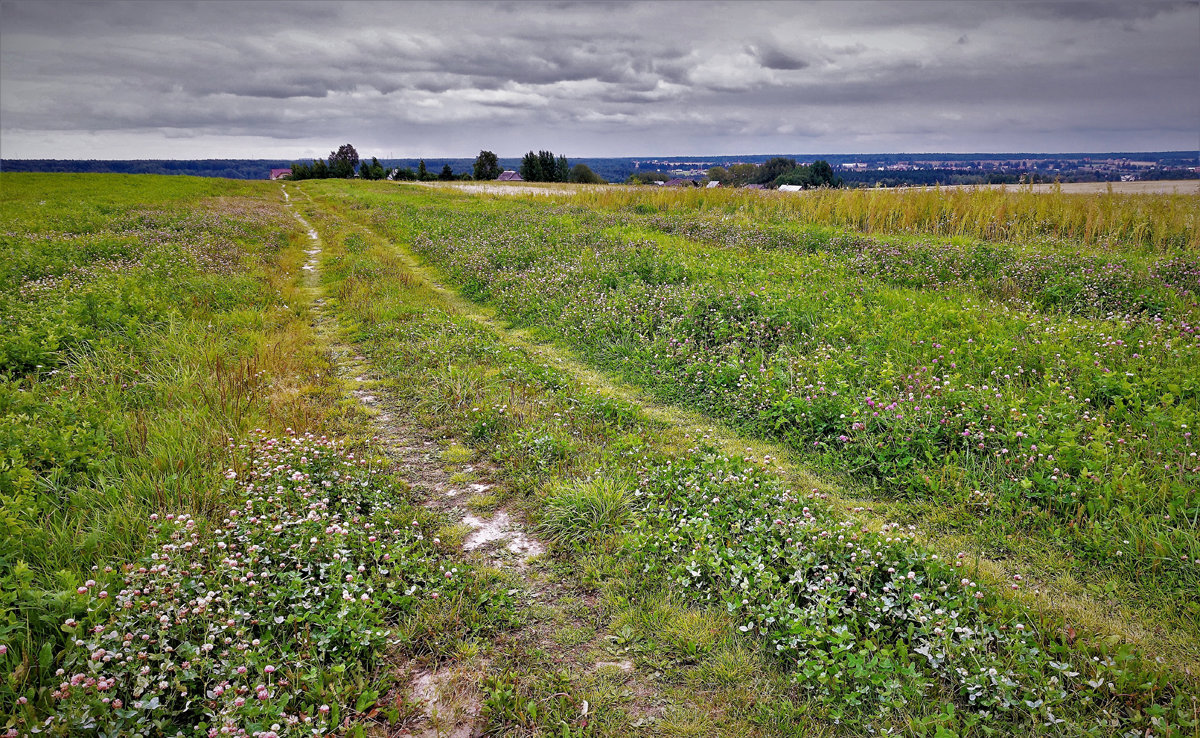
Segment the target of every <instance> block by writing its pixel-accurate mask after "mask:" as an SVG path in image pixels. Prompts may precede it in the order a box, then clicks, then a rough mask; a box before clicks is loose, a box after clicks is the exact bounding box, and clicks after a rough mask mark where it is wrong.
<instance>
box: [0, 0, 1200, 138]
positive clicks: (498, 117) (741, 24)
mask: <svg viewBox="0 0 1200 738" xmlns="http://www.w3.org/2000/svg"><path fill="white" fill-rule="evenodd" d="M0 14H2V15H0V21H2V23H0V75H2V80H0V81H2V84H0V144H2V148H3V155H4V156H55V155H58V156H97V157H104V156H125V155H128V153H127V151H128V150H130V149H133V150H136V151H138V152H142V153H143V155H157V156H164V155H165V156H259V155H262V156H299V155H304V154H307V155H312V154H317V155H320V154H323V153H325V152H326V151H327V150H328V149H329V146H330V144H329V142H328V139H330V138H332V139H337V140H343V139H344V140H354V141H355V142H356V144H359V145H360V148H369V149H371V150H379V151H381V152H389V151H390V152H392V153H395V154H397V155H400V154H428V155H436V154H452V155H467V154H470V153H473V152H474V151H476V150H478V149H479V148H481V147H486V148H492V149H495V150H497V151H498V152H501V153H502V154H519V153H521V152H523V151H525V150H526V149H529V148H543V147H547V146H552V147H554V148H555V149H556V150H560V149H561V150H566V151H569V152H570V153H575V154H597V155H600V154H613V155H616V154H646V153H673V152H702V151H712V152H714V153H717V152H746V151H790V152H800V151H827V152H834V151H856V150H883V149H888V150H949V149H958V150H964V149H971V150H989V149H990V150H997V149H1004V148H1008V149H1011V148H1020V149H1022V150H1039V149H1040V150H1067V149H1070V150H1080V149H1105V148H1108V149H1112V148H1123V149H1160V148H1193V147H1195V146H1196V145H1197V140H1196V139H1197V136H1198V135H1200V134H1198V133H1197V131H1196V121H1197V120H1198V119H1200V103H1198V102H1197V100H1200V90H1198V89H1197V82H1198V80H1197V74H1196V72H1195V70H1196V69H1197V68H1198V67H1200V40H1198V39H1197V34H1196V32H1195V31H1196V28H1197V25H1198V24H1200V4H1198V3H1197V2H1090V1H1077V2H1061V3H1047V2H1020V1H1014V2H971V1H965V2H949V1H945V2H941V1H939V2H921V1H919V0H916V1H913V2H828V3H827V2H805V3H784V2H765V3H716V2H704V3H686V4H685V3H674V2H671V3H634V2H629V3H606V4H597V3H554V4H548V3H521V2H506V3H499V4H484V3H436V4H435V3H425V4H418V3H401V4H392V3H293V2H287V3H285V2H259V3H254V2H214V1H209V2H188V3H183V2H178V3H172V2H159V3H153V4H150V3H144V2H133V3H97V2H81V3H70V2H13V1H11V0H4V2H3V3H2V4H0ZM1014 144H1017V145H1015V146H1014Z"/></svg>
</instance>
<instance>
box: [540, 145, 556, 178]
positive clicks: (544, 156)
mask: <svg viewBox="0 0 1200 738" xmlns="http://www.w3.org/2000/svg"><path fill="white" fill-rule="evenodd" d="M538 171H539V172H540V173H541V178H540V179H538V181H539V182H553V181H555V180H556V179H558V162H556V161H555V160H554V152H553V151H539V152H538Z"/></svg>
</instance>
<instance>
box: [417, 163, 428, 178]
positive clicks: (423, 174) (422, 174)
mask: <svg viewBox="0 0 1200 738" xmlns="http://www.w3.org/2000/svg"><path fill="white" fill-rule="evenodd" d="M417 179H419V180H421V181H422V182H424V181H425V180H427V179H429V170H428V169H426V168H425V160H424V159H422V160H421V161H420V162H419V163H418V164H417Z"/></svg>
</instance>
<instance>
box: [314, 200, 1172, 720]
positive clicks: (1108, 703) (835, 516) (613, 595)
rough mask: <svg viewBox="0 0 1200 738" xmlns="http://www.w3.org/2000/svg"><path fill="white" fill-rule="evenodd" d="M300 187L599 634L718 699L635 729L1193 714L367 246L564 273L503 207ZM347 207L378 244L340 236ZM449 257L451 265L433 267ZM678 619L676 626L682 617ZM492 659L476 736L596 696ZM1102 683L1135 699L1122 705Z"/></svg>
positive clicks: (372, 340)
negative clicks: (483, 720)
mask: <svg viewBox="0 0 1200 738" xmlns="http://www.w3.org/2000/svg"><path fill="white" fill-rule="evenodd" d="M309 189H310V191H312V192H314V193H315V194H317V195H318V200H319V202H321V204H322V206H323V207H325V208H327V209H328V211H329V212H330V216H329V217H328V219H327V221H326V225H325V226H323V228H324V229H328V230H325V231H324V232H326V233H327V234H330V233H333V232H336V233H338V234H339V235H338V236H336V238H335V239H333V240H338V241H341V242H342V243H344V244H345V245H344V249H345V254H344V256H342V257H341V258H342V259H344V264H343V266H342V267H341V268H342V269H343V271H344V272H345V273H347V274H352V275H354V277H353V279H352V280H351V279H347V280H346V281H345V282H343V283H342V284H341V285H340V287H339V298H340V300H341V307H342V309H345V310H346V311H347V314H348V315H350V316H352V317H354V318H355V319H356V326H355V331H356V334H355V335H356V338H357V340H358V341H359V342H360V345H361V346H363V347H364V349H365V350H366V351H367V352H369V353H370V354H371V355H372V357H373V358H374V361H375V363H376V365H377V366H379V367H381V368H383V369H384V370H385V371H386V372H387V373H388V375H389V376H390V377H391V378H392V379H393V380H394V389H395V391H397V392H399V393H402V394H403V395H404V396H405V397H406V398H407V399H408V400H409V401H410V402H412V403H414V404H415V405H416V406H417V407H418V408H420V409H422V410H423V411H424V412H425V413H426V415H427V416H428V417H429V418H430V421H431V422H436V423H438V424H440V425H441V426H442V427H444V428H446V430H447V431H448V432H450V433H452V434H454V435H457V436H459V437H465V438H468V439H471V441H472V443H473V444H474V445H475V446H476V447H477V448H479V449H480V450H481V451H483V452H484V453H487V454H489V455H490V456H491V458H492V459H493V460H494V461H495V462H496V463H497V464H499V465H500V466H501V469H502V470H503V472H504V473H505V475H506V476H507V477H508V478H509V480H510V484H511V486H512V489H513V490H514V491H516V492H518V493H521V492H524V493H525V495H526V496H525V497H524V498H523V502H524V504H525V505H526V506H527V507H528V509H529V511H530V514H531V516H533V517H534V519H535V520H540V525H541V526H542V529H543V530H544V531H545V533H546V534H547V535H548V536H549V537H550V538H551V539H552V540H554V541H555V542H556V553H557V555H559V556H561V557H563V558H564V559H565V560H566V561H567V562H568V563H569V567H570V568H572V569H575V570H579V571H583V576H584V578H585V581H587V582H590V583H592V584H593V585H594V586H596V587H598V588H599V589H600V591H601V593H602V598H603V600H604V601H605V603H606V607H608V608H609V609H610V612H612V613H613V614H614V622H616V623H618V624H623V626H624V627H622V628H620V629H619V632H618V635H617V636H615V637H616V638H617V642H618V643H619V644H621V645H622V646H623V647H624V648H625V649H626V652H627V653H629V654H632V655H633V658H636V659H637V660H638V661H639V663H645V664H647V665H651V664H652V665H654V668H659V669H661V672H662V676H661V681H660V686H661V688H662V690H663V693H664V694H665V695H671V694H674V693H675V692H676V691H679V690H684V689H685V688H687V687H690V688H691V689H696V688H700V689H704V690H706V691H707V692H708V694H710V695H712V697H711V698H710V699H711V700H712V702H714V703H715V704H717V705H719V706H720V707H719V708H717V709H714V710H712V711H706V710H704V709H699V710H695V711H693V712H691V713H690V720H691V721H690V722H685V721H682V720H678V717H679V716H678V715H677V714H676V713H671V715H673V716H674V717H673V718H669V719H667V720H665V721H664V722H663V723H660V724H658V725H657V726H656V729H658V730H660V731H662V732H664V733H666V734H674V733H683V732H685V731H686V730H688V729H691V730H698V731H701V732H704V731H708V732H710V733H711V732H716V733H723V734H762V735H784V734H795V733H796V732H803V733H806V734H807V733H812V734H818V733H824V732H830V731H834V730H838V729H836V728H834V727H833V726H834V725H835V724H839V723H840V724H842V725H844V726H847V727H846V728H845V729H846V730H848V731H849V732H851V733H861V732H862V731H864V730H867V729H872V730H888V729H894V730H899V731H902V732H905V733H909V734H917V735H932V734H934V733H935V732H936V731H937V730H938V729H945V730H950V731H954V732H955V733H958V732H963V733H968V734H986V733H987V731H989V730H998V731H1000V732H1014V731H1016V732H1035V731H1037V730H1043V731H1046V732H1049V733H1053V734H1068V735H1075V734H1088V733H1089V732H1090V733H1093V734H1096V735H1110V734H1113V733H1114V732H1118V731H1120V730H1122V729H1123V730H1133V729H1135V728H1134V727H1133V726H1135V725H1139V724H1141V725H1150V724H1153V725H1155V726H1167V725H1174V726H1176V727H1177V728H1181V726H1186V725H1189V724H1190V721H1192V720H1193V719H1194V716H1193V715H1192V714H1191V711H1192V709H1193V704H1192V701H1191V698H1190V697H1189V695H1188V693H1187V692H1186V691H1185V690H1181V691H1180V692H1178V693H1173V694H1170V693H1171V692H1173V690H1171V689H1167V688H1166V681H1167V678H1165V677H1163V676H1162V675H1159V676H1152V671H1145V670H1143V669H1144V668H1145V664H1144V663H1143V662H1141V661H1140V660H1139V659H1138V657H1137V656H1136V655H1135V654H1134V653H1132V652H1131V651H1130V650H1129V649H1127V648H1118V649H1116V650H1113V651H1109V650H1107V649H1108V647H1107V646H1106V645H1105V644H1103V643H1098V644H1096V646H1095V647H1096V648H1097V649H1099V650H1098V651H1095V652H1089V651H1088V650H1087V649H1086V648H1085V647H1084V645H1083V642H1082V640H1080V641H1079V642H1076V643H1074V644H1073V645H1072V641H1073V640H1074V639H1073V638H1068V637H1066V636H1065V635H1064V629H1063V624H1062V623H1060V622H1056V621H1055V620H1054V619H1053V618H1052V617H1045V616H1038V615H1036V614H1032V613H1029V612H1026V611H1022V610H1020V609H1019V608H1016V607H1014V606H1013V605H1012V604H1011V602H1010V601H1009V600H1007V599H1006V598H1004V597H1003V596H1000V595H999V594H998V593H997V592H996V591H995V590H993V589H991V588H989V587H986V586H985V587H980V586H979V585H978V584H977V583H976V582H975V581H973V577H974V575H973V572H972V566H971V562H970V559H969V558H964V557H959V558H952V559H951V560H949V561H946V560H942V559H939V558H938V557H937V556H936V555H933V554H931V552H930V551H929V550H928V549H925V548H923V547H922V546H920V545H917V544H914V543H913V542H912V541H911V539H910V535H909V534H908V533H907V531H905V530H904V529H902V528H901V527H899V526H891V525H888V526H884V527H882V528H872V527H870V526H864V525H863V524H862V523H861V522H858V521H856V520H855V519H854V516H852V515H847V514H846V512H845V511H844V510H841V509H838V508H833V507H831V506H829V505H828V504H827V503H826V501H825V500H824V499H823V498H824V494H825V490H822V489H820V488H817V489H812V490H807V489H805V490H794V489H789V488H788V487H787V486H786V485H785V484H783V483H782V481H781V478H780V477H779V476H778V475H777V474H776V473H774V472H772V471H771V470H770V467H771V464H769V463H767V461H768V460H766V459H753V458H738V457H732V456H728V455H725V454H723V453H720V452H718V451H716V450H715V449H713V448H711V447H708V446H707V444H706V443H705V442H704V440H703V439H701V438H697V437H694V436H693V437H689V436H685V435H683V434H682V433H681V432H680V431H678V430H675V429H673V428H671V427H667V426H662V425H659V424H655V423H652V422H650V421H648V420H647V419H646V418H645V417H644V416H643V415H641V413H640V412H638V411H637V410H636V409H635V408H632V407H630V406H628V405H626V404H625V403H623V402H620V401H618V400H614V399H612V398H608V397H605V396H603V395H596V394H595V393H593V392H592V391H590V390H588V389H587V388H586V387H583V386H581V385H579V384H577V383H575V382H573V381H571V380H570V379H569V378H568V377H566V376H564V375H563V374H562V373H560V372H558V371H556V370H555V369H553V368H552V367H550V366H547V363H546V362H545V361H544V360H540V359H538V358H535V357H532V356H529V355H528V354H525V353H523V352H521V351H517V350H514V347H513V346H511V345H505V344H503V343H499V342H497V341H496V339H495V336H494V334H492V333H491V332H490V331H488V330H486V329H484V328H481V327H480V326H479V325H478V324H477V323H475V322H473V321H468V320H464V319H462V318H461V317H458V316H456V315H454V314H453V311H452V310H450V309H449V306H448V305H447V304H446V303H444V302H442V301H440V300H439V299H438V298H437V297H436V295H434V294H432V293H431V292H430V291H429V290H427V289H425V288H422V287H421V286H420V285H419V284H416V283H414V281H413V280H411V279H409V278H402V279H394V278H389V277H388V276H386V275H389V274H393V273H396V272H403V270H404V264H403V261H402V260H400V259H399V258H398V255H397V254H396V252H395V251H394V250H392V249H391V248H389V246H388V244H387V241H388V240H389V239H391V238H398V239H400V240H406V239H411V243H412V245H414V246H422V247H424V248H425V249H427V250H428V249H430V248H431V247H430V244H429V242H428V241H426V240H425V239H426V237H427V236H428V235H429V234H430V231H431V228H430V225H431V222H436V223H439V224H445V223H453V224H455V225H458V226H461V229H458V230H455V231H454V237H453V238H449V237H448V236H447V241H449V242H451V243H454V244H458V245H469V246H480V245H483V246H486V247H492V248H493V250H492V251H491V252H490V254H489V255H488V257H484V256H480V255H473V256H474V258H475V259H477V260H478V261H479V262H480V263H483V262H486V261H487V259H488V258H493V259H498V260H511V261H512V262H517V263H519V264H521V267H522V268H523V269H525V270H529V271H532V270H533V268H534V267H533V265H534V264H537V263H539V262H543V261H550V262H552V263H553V266H554V268H561V266H562V262H561V261H555V257H554V256H552V255H551V253H550V251H551V249H550V248H547V249H546V250H542V249H541V248H540V247H541V243H540V240H539V238H538V236H540V235H542V232H540V231H534V230H533V229H532V228H531V226H530V222H529V221H526V220H522V219H521V217H520V214H519V213H520V211H519V208H513V209H511V210H503V209H502V210H500V212H497V209H496V208H494V206H492V205H483V206H481V205H479V204H478V203H477V202H464V201H459V200H455V199H452V198H443V197H437V196H434V197H427V196H424V195H413V196H412V199H410V200H406V201H404V202H402V203H400V204H399V206H397V202H396V199H395V198H396V196H395V194H394V191H390V190H389V191H384V190H376V191H375V192H374V193H372V194H367V193H365V192H363V191H362V190H359V189H355V190H350V189H347V188H345V186H344V185H338V184H336V183H335V184H328V183H321V184H318V185H315V186H313V187H311V188H309ZM364 204H370V205H372V206H373V207H372V208H363V205H364ZM501 214H502V215H503V218H504V223H505V226H506V230H507V231H509V232H515V233H516V234H517V238H518V240H519V241H520V248H519V249H518V248H514V249H512V250H508V249H506V248H504V245H503V244H498V243H497V241H496V240H495V238H494V234H495V232H496V231H495V230H494V229H490V228H489V227H488V223H489V222H490V221H491V219H493V218H495V217H496V216H497V215H501ZM559 215H561V214H559ZM356 216H365V217H362V220H361V222H364V223H374V224H376V226H378V227H379V228H380V230H381V231H382V232H383V233H385V234H387V235H386V236H384V237H380V236H377V235H376V236H372V235H371V234H369V233H367V232H365V231H364V230H360V229H358V228H354V227H347V226H346V225H345V222H346V219H348V218H353V217H356ZM476 216H478V217H476ZM331 224H332V225H331ZM570 225H571V223H570V221H567V220H565V219H560V220H557V221H555V223H554V226H555V227H554V228H553V232H554V233H556V234H559V237H558V238H557V239H556V240H555V241H554V247H555V248H557V249H560V250H561V249H562V248H564V247H565V246H569V244H570V241H569V238H567V237H562V234H563V233H568V234H571V235H578V234H579V233H580V232H581V229H579V230H575V231H572V230H571V228H570ZM547 230H550V229H547ZM441 233H445V232H444V231H443V232H441ZM531 236H533V237H531ZM327 240H330V236H329V235H327ZM589 246H590V247H592V248H595V246H596V241H595V240H592V241H590V242H589ZM558 253H561V251H559V252H558ZM490 266H491V269H492V270H493V271H496V272H501V270H502V267H499V266H498V265H497V264H495V263H494V262H493V263H491V265H490ZM664 269H669V265H668V266H667V267H664ZM447 271H448V272H449V273H451V274H455V272H454V267H453V265H452V264H451V265H450V266H448V268H447ZM548 271H552V270H548ZM629 272H630V274H636V273H638V272H637V271H636V270H632V269H631V270H629ZM456 276H457V275H456ZM472 276H473V277H474V278H475V280H476V281H473V282H468V283H467V284H468V285H470V286H471V287H472V288H474V289H478V290H483V289H487V288H488V283H486V282H484V281H482V280H483V279H484V277H483V276H482V270H481V271H480V272H476V273H473V275H472ZM504 276H505V278H506V279H507V281H506V282H505V285H504V287H503V288H501V287H499V286H497V287H494V288H492V290H491V293H492V294H497V295H498V294H507V295H509V296H512V295H513V294H515V293H516V290H513V289H511V288H513V287H514V286H515V285H514V282H513V281H512V280H511V277H512V272H511V271H509V272H504ZM538 276H539V277H540V278H541V279H543V280H548V279H549V275H548V274H547V273H539V275H538ZM572 276H573V277H574V278H575V279H576V280H577V281H578V280H579V274H578V273H574V274H572ZM464 282H465V280H464ZM505 289H508V290H509V291H507V292H505ZM497 303H500V301H499V300H497ZM547 309H548V311H551V312H552V311H554V310H555V309H563V307H562V305H561V304H558V305H551V306H550V307H549V308H547ZM502 314H503V313H502ZM613 314H614V315H623V316H624V317H625V318H626V319H633V320H636V319H637V318H638V317H639V316H637V314H636V313H634V314H632V315H630V314H628V313H623V312H622V311H620V310H614V311H613ZM680 605H682V606H683V607H684V608H685V609H684V610H682V611H680V609H679V608H680ZM688 618H690V619H691V620H690V627H688V626H685V625H682V624H683V623H685V622H688ZM1118 651H1119V654H1118ZM1093 655H1094V656H1095V659H1096V660H1092V659H1091V658H1089V656H1093ZM512 666H513V668H514V669H516V672H515V673H514V674H513V675H512V676H511V677H509V678H508V679H507V680H501V681H500V682H498V683H496V684H493V685H491V687H489V689H490V690H491V692H490V695H491V696H490V697H489V701H488V703H487V707H486V708H485V710H486V713H485V714H486V715H487V716H488V717H489V720H490V723H489V725H490V727H492V728H494V729H496V730H503V729H506V728H508V729H518V728H523V729H526V730H530V731H537V730H539V729H541V730H546V729H549V728H550V727H551V726H555V725H557V724H558V723H557V722H556V721H558V720H560V719H564V720H566V722H568V723H570V720H568V719H566V718H565V717H564V716H563V714H562V712H561V710H562V708H561V707H560V708H554V709H552V710H551V711H550V714H549V716H544V715H542V716H540V717H539V715H540V713H539V714H538V715H531V714H530V713H527V712H525V711H523V708H522V705H524V704H527V703H528V704H535V705H536V704H541V703H542V700H544V699H551V700H552V698H553V696H554V695H560V694H564V693H565V694H569V695H570V696H571V697H572V698H574V699H576V700H578V699H580V698H593V699H600V698H602V697H603V696H602V695H601V696H600V697H597V696H596V695H594V693H592V692H589V691H587V687H586V686H583V687H580V685H579V684H578V681H579V680H578V679H577V677H573V676H572V675H569V674H568V675H566V676H565V677H560V676H558V675H553V676H549V675H547V674H546V673H545V672H544V671H542V670H539V669H538V668H536V666H534V667H533V668H531V665H530V664H528V663H524V664H516V665H512ZM1127 670H1128V671H1127ZM1102 674H1103V676H1102ZM1141 680H1148V681H1141ZM1110 681H1111V685H1110ZM1139 681H1141V683H1142V684H1143V685H1147V684H1152V685H1154V686H1150V687H1149V688H1148V689H1147V688H1145V687H1142V686H1135V683H1137V682H1139ZM1117 684H1121V685H1123V686H1120V687H1118V686H1117ZM1126 690H1129V691H1126ZM1116 694H1127V695H1137V696H1136V697H1134V698H1133V702H1130V703H1124V704H1122V700H1123V699H1124V698H1115V695H1116ZM1155 695H1156V696H1155ZM1160 699H1161V700H1162V702H1159V700H1160ZM608 701H609V700H605V701H602V702H601V703H600V704H605V703H606V702H608ZM592 704H597V703H596V702H593V703H592ZM599 714H601V715H603V714H604V713H603V712H601V713H599ZM598 719H599V718H598ZM610 719H611V720H613V722H602V723H597V725H595V726H593V727H595V728H596V729H598V730H600V732H601V733H603V734H616V735H620V734H626V733H628V732H630V731H631V730H633V729H634V728H635V726H634V725H633V723H632V722H629V721H630V720H631V719H632V716H630V717H626V718H620V717H616V718H610ZM543 721H545V722H543ZM575 724H578V722H577V721H576V722H575ZM1161 729H1162V730H1164V731H1170V730H1171V728H1169V727H1161Z"/></svg>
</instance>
